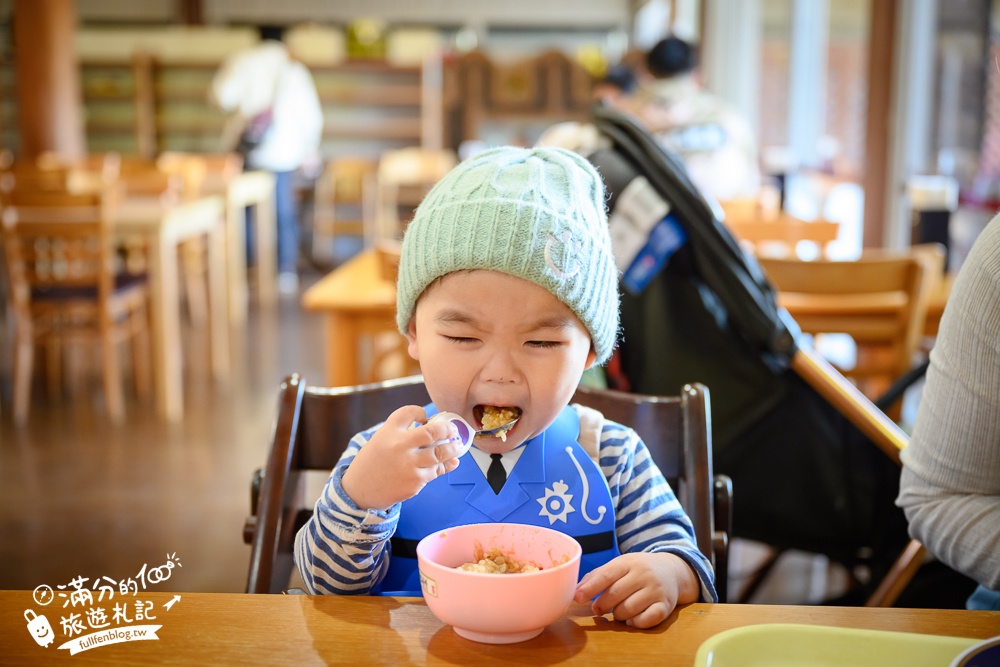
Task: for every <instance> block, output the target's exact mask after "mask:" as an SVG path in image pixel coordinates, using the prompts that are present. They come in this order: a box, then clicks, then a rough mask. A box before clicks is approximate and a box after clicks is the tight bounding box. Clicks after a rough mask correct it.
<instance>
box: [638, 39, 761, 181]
mask: <svg viewBox="0 0 1000 667" xmlns="http://www.w3.org/2000/svg"><path fill="white" fill-rule="evenodd" d="M696 61H697V57H696V53H695V49H694V47H693V45H691V44H690V43H688V42H686V41H684V40H682V39H679V38H677V37H667V38H665V39H663V40H661V41H659V42H658V43H657V44H656V45H655V46H654V47H653V48H652V49H650V51H649V53H647V54H646V67H647V70H648V71H649V74H650V76H651V77H652V78H651V80H649V81H647V82H645V83H644V84H643V85H642V86H641V87H640V90H639V92H638V98H639V99H638V102H637V104H638V107H637V109H636V111H637V115H638V116H639V118H640V119H641V120H642V122H643V123H645V125H646V127H647V128H648V129H649V131H650V133H651V134H652V135H653V136H654V137H655V138H656V140H657V141H659V142H660V144H661V145H663V147H664V148H666V149H667V150H670V151H672V152H674V153H676V154H677V155H679V156H680V157H681V159H682V160H683V161H684V164H685V166H686V167H687V170H688V174H689V175H690V176H691V180H692V181H694V184H695V185H697V186H698V189H699V190H700V191H701V192H702V194H704V195H706V196H709V197H711V198H714V199H716V200H717V201H725V200H727V199H738V198H744V197H755V196H756V195H757V193H758V191H759V190H760V186H761V175H760V165H759V162H758V155H757V140H756V138H755V136H754V132H753V130H752V129H751V128H750V124H749V123H748V122H747V120H746V119H745V118H744V117H743V116H742V115H740V114H739V113H738V112H737V111H736V110H735V109H734V108H733V107H732V106H731V105H730V104H729V103H727V102H725V101H724V100H722V99H721V98H719V97H717V96H716V95H714V94H712V93H711V92H709V91H707V90H705V89H704V88H703V87H702V86H701V85H700V83H699V82H698V80H697V79H696V76H695V73H694V70H695V66H696V64H697V62H696Z"/></svg>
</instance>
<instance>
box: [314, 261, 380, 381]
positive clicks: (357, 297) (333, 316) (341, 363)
mask: <svg viewBox="0 0 1000 667" xmlns="http://www.w3.org/2000/svg"><path fill="white" fill-rule="evenodd" d="M302 307H303V308H305V309H306V310H309V311H314V312H319V313H323V315H324V316H325V317H326V325H325V329H326V333H325V339H326V382H327V384H328V385H329V386H331V387H342V386H348V385H355V384H358V383H359V382H361V381H362V372H361V364H360V363H359V343H360V342H361V341H362V339H363V338H364V337H365V336H368V335H372V334H377V333H391V332H395V331H396V283H395V282H394V281H393V280H392V279H391V278H389V277H388V276H386V274H385V272H384V271H383V269H382V266H381V264H380V260H379V256H378V254H377V253H376V251H375V250H374V249H368V250H364V251H362V252H361V253H359V254H358V255H357V256H355V257H354V258H352V259H351V260H350V261H348V262H346V263H345V264H344V265H343V266H340V267H338V268H336V269H334V270H333V271H331V272H330V273H328V274H327V275H326V276H324V277H323V278H321V279H320V280H319V282H317V283H316V284H315V285H313V286H312V287H310V288H309V289H307V290H306V291H305V293H304V294H303V295H302Z"/></svg>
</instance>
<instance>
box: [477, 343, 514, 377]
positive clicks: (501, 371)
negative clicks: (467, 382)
mask: <svg viewBox="0 0 1000 667" xmlns="http://www.w3.org/2000/svg"><path fill="white" fill-rule="evenodd" d="M481 377H482V380H483V381H484V382H496V383H511V382H517V380H518V379H519V378H520V377H521V374H520V371H519V370H518V369H517V364H516V363H515V361H514V359H513V356H512V355H511V354H509V353H507V352H504V351H494V352H492V353H491V354H490V355H489V357H488V358H487V360H486V363H485V364H484V365H483V370H482V373H481Z"/></svg>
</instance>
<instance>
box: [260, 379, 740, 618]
mask: <svg viewBox="0 0 1000 667" xmlns="http://www.w3.org/2000/svg"><path fill="white" fill-rule="evenodd" d="M572 400H573V402H577V403H580V404H582V405H586V406H589V407H592V408H594V409H596V410H598V411H599V412H601V413H602V414H604V416H605V417H607V418H608V419H611V420H614V421H620V422H622V423H625V424H628V425H630V426H632V427H633V428H635V430H636V432H637V433H638V434H639V435H640V436H641V437H642V438H643V440H644V441H645V442H646V443H647V446H648V447H649V449H650V453H651V455H652V456H653V459H654V461H656V463H657V465H658V466H659V467H660V469H661V470H662V471H663V473H664V476H665V477H667V479H668V481H669V482H670V483H671V485H672V486H673V488H674V490H675V492H676V493H677V496H678V499H679V500H680V502H681V504H682V505H683V506H684V508H685V510H687V512H688V514H689V516H690V518H691V520H692V522H693V524H694V528H695V536H696V540H697V543H698V546H699V547H700V548H701V549H702V550H703V552H704V553H706V554H708V555H709V557H710V558H712V559H713V561H714V563H715V566H716V569H717V577H716V579H717V587H721V590H720V599H725V597H724V594H725V582H726V578H727V576H726V573H727V571H728V564H727V554H728V534H729V523H730V518H729V513H730V505H729V503H730V499H731V494H732V487H731V485H730V484H729V482H728V479H726V478H721V477H720V478H719V479H717V480H713V476H712V464H711V461H712V455H711V433H710V430H709V428H708V423H709V421H708V411H709V407H708V392H707V390H706V389H705V388H704V387H702V386H700V385H694V386H688V387H685V388H684V390H683V391H682V393H681V395H680V396H675V397H657V396H641V395H636V394H626V393H623V392H616V391H608V390H600V389H590V388H584V387H581V388H579V389H578V390H577V392H576V394H575V395H574V397H573V399H572ZM429 401H430V398H429V396H428V395H427V390H426V388H425V387H424V384H423V379H422V377H420V376H411V377H407V378H401V379H397V380H389V381H386V382H381V383H375V384H369V385H359V386H354V387H335V388H325V387H307V386H306V383H305V381H304V380H303V379H302V378H301V377H299V376H297V375H292V376H290V377H288V378H286V379H285V381H284V382H282V384H281V387H280V389H279V393H278V411H277V416H276V418H275V421H274V426H273V431H272V436H271V446H270V451H269V453H268V457H267V462H266V465H265V468H264V470H263V471H257V473H256V474H255V475H254V479H253V481H252V485H251V516H250V517H248V518H247V521H246V524H245V526H244V540H245V541H247V542H248V543H250V544H251V545H252V549H251V555H250V571H249V574H248V578H247V592H248V593H277V592H280V591H282V590H284V589H285V588H287V587H288V582H289V578H290V576H291V572H292V550H293V546H294V540H295V534H296V532H298V529H299V528H300V527H301V526H302V525H303V524H304V523H305V521H306V520H307V519H308V518H309V516H310V515H311V512H312V510H311V508H312V505H313V503H314V501H315V495H317V494H316V493H314V492H310V493H308V494H307V495H309V496H310V497H303V493H304V492H306V486H307V485H308V484H307V474H308V473H309V472H310V471H312V472H313V473H317V472H318V473H319V476H320V477H321V478H322V479H325V477H326V476H327V475H329V472H330V470H332V469H333V467H334V466H335V465H336V463H337V461H338V460H339V459H340V455H341V453H342V452H343V451H344V449H345V448H346V446H347V443H348V442H349V441H350V439H351V438H352V437H353V436H354V435H355V434H357V433H358V432H360V431H362V430H364V429H366V428H369V427H371V426H373V425H375V424H377V423H379V422H381V421H383V420H384V419H385V418H386V417H387V416H388V415H389V414H390V413H391V412H392V411H394V410H395V409H396V408H398V407H400V406H402V405H407V404H416V405H424V404H426V403H428V402H429ZM317 481H319V483H322V480H317ZM320 488H321V487H320Z"/></svg>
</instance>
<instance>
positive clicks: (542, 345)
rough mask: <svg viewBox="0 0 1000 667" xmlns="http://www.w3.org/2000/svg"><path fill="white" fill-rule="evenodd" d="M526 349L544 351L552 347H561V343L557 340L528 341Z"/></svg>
mask: <svg viewBox="0 0 1000 667" xmlns="http://www.w3.org/2000/svg"><path fill="white" fill-rule="evenodd" d="M527 345H528V347H534V348H537V349H542V350H544V349H546V348H552V347H559V346H561V345H562V341H558V340H529V341H528V342H527Z"/></svg>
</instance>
